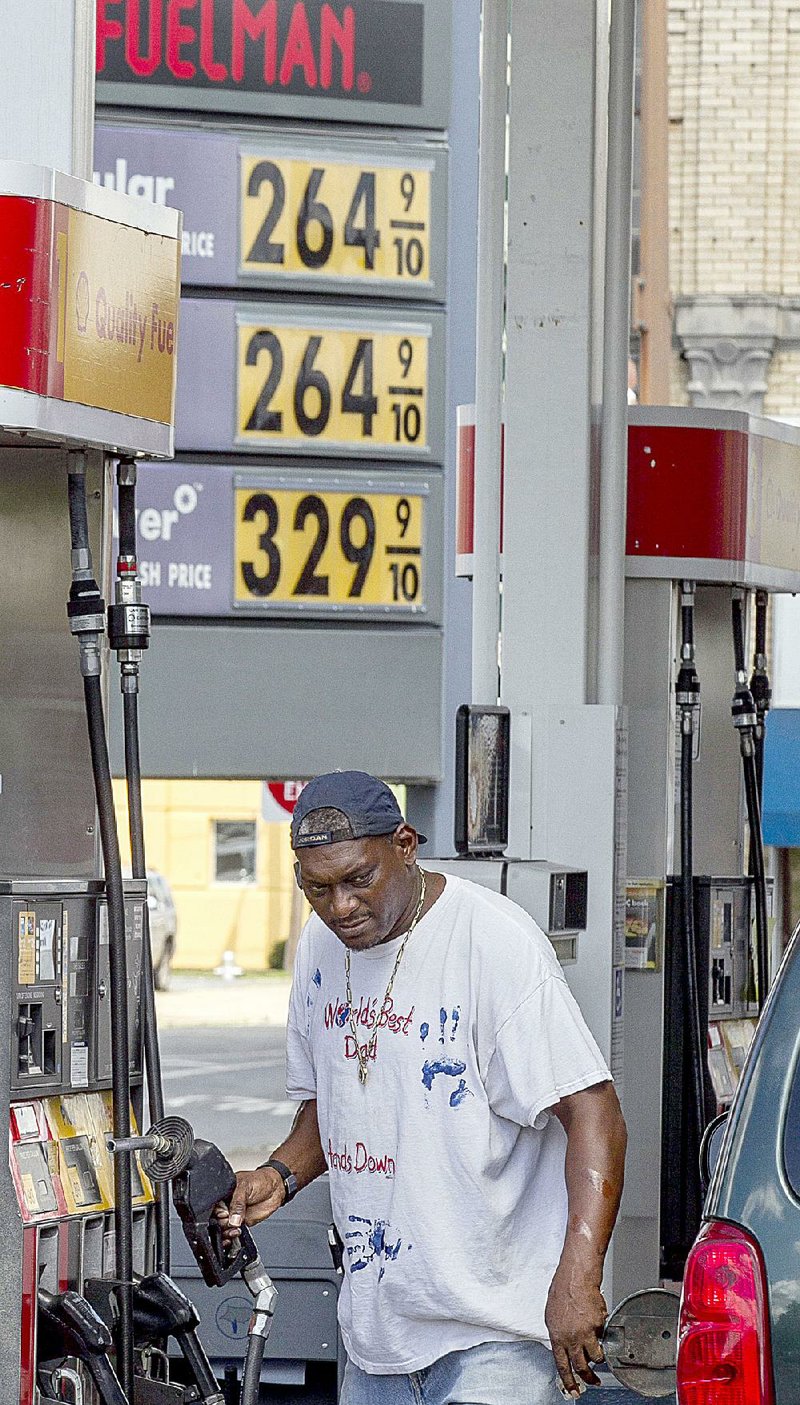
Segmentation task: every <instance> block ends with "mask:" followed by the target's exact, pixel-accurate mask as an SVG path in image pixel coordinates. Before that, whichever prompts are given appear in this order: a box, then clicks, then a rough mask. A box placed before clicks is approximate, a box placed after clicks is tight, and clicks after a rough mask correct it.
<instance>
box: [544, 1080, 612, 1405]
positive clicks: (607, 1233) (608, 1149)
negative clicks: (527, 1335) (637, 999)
mask: <svg viewBox="0 0 800 1405" xmlns="http://www.w3.org/2000/svg"><path fill="white" fill-rule="evenodd" d="M550 1110H551V1112H553V1113H554V1114H555V1116H556V1117H557V1118H558V1120H559V1122H561V1124H562V1126H563V1127H564V1130H565V1132H566V1134H567V1157H566V1165H565V1174H566V1180H567V1199H568V1205H569V1216H568V1221H567V1233H566V1237H565V1239H564V1248H563V1250H562V1253H561V1258H560V1260H559V1264H558V1268H557V1269H556V1272H555V1276H554V1278H553V1281H552V1283H551V1285H550V1292H549V1295H548V1299H547V1307H546V1310H545V1321H546V1323H547V1330H548V1332H549V1333H550V1342H551V1344H552V1347H553V1356H554V1359H555V1363H556V1366H557V1368H558V1373H559V1375H560V1377H561V1379H562V1381H563V1383H564V1386H565V1387H566V1389H567V1390H568V1391H570V1393H571V1394H573V1395H574V1396H575V1397H577V1396H578V1394H579V1389H580V1388H579V1386H578V1382H577V1381H576V1379H575V1377H576V1376H580V1377H581V1378H582V1379H583V1380H584V1381H586V1382H587V1383H588V1384H590V1385H597V1384H598V1378H597V1376H596V1375H595V1373H594V1371H593V1370H592V1367H591V1364H590V1363H591V1362H592V1361H602V1360H603V1349H602V1347H601V1345H600V1336H601V1334H602V1331H603V1328H604V1326H605V1322H606V1317H607V1315H608V1310H607V1308H606V1304H605V1300H604V1298H603V1294H602V1291H601V1286H600V1285H601V1283H602V1279H603V1260H604V1259H605V1255H606V1250H607V1248H608V1241H609V1240H610V1238H611V1231H612V1229H613V1228H614V1221H615V1220H616V1218H617V1211H618V1209H619V1202H620V1197H621V1195H622V1182H623V1176H624V1170H625V1147H626V1145H627V1139H628V1138H627V1132H626V1130H625V1120H624V1118H623V1116H622V1109H621V1108H620V1105H619V1099H618V1098H617V1094H616V1092H615V1090H614V1085H613V1083H598V1084H596V1085H595V1086H594V1087H592V1088H587V1089H585V1091H583V1092H580V1093H573V1094H572V1095H571V1096H570V1097H567V1098H562V1099H561V1101H560V1102H559V1103H557V1104H556V1106H555V1107H553V1108H551V1109H550Z"/></svg>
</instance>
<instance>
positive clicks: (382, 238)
mask: <svg viewBox="0 0 800 1405" xmlns="http://www.w3.org/2000/svg"><path fill="white" fill-rule="evenodd" d="M444 161H445V157H444V153H443V152H439V153H437V154H435V155H432V154H430V153H429V152H425V151H424V150H423V149H421V148H409V149H407V150H403V148H399V149H398V148H391V154H387V153H386V150H385V147H382V144H380V143H377V142H375V143H373V144H372V145H368V144H366V145H365V146H360V147H359V148H345V149H344V150H342V149H331V150H327V151H325V150H323V151H320V150H319V149H318V148H317V147H316V146H314V147H306V149H305V150H304V149H303V148H302V146H300V144H299V143H298V145H296V146H294V147H288V148H280V147H277V146H273V147H271V148H270V149H269V150H268V151H267V150H266V149H265V150H264V151H263V153H262V154H257V153H256V152H254V151H252V150H249V149H245V148H244V146H242V148H241V149H240V209H241V217H240V251H239V260H240V262H239V272H240V275H243V276H245V277H247V278H248V280H249V279H250V278H252V279H253V280H254V281H260V282H264V281H269V282H271V283H273V284H275V283H281V282H283V283H296V284H299V285H300V286H302V284H304V283H308V284H315V285H316V286H318V287H323V286H328V287H332V288H334V289H336V290H337V291H338V290H340V289H341V288H342V285H343V284H347V283H354V284H355V285H356V286H357V287H359V289H360V290H361V291H362V292H363V291H364V290H366V288H367V287H374V288H375V290H376V291H378V292H391V293H392V294H393V295H394V296H397V295H398V294H400V295H401V296H402V295H403V294H407V295H409V296H411V297H417V298H421V297H426V296H427V297H430V296H431V292H432V287H433V284H434V282H436V284H437V285H438V296H439V298H443V296H444V279H443V271H444V245H445V228H444V226H445V219H446V205H445V179H446V176H445V171H444Z"/></svg>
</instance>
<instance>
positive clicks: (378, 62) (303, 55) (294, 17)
mask: <svg viewBox="0 0 800 1405" xmlns="http://www.w3.org/2000/svg"><path fill="white" fill-rule="evenodd" d="M437 11H439V12H440V13H437ZM445 11H446V12H447V13H446V14H445V13H444V12H445ZM449 12H450V6H449V4H443V3H442V0H355V3H352V4H346V3H342V0H330V3H327V0H202V3H201V4H199V5H198V4H196V3H195V0H97V79H98V85H99V86H98V94H97V96H98V102H101V103H104V102H105V103H126V104H135V105H137V106H151V105H152V106H168V107H172V108H176V107H180V108H188V109H202V110H206V111H208V110H210V111H217V112H250V113H259V114H262V115H263V114H274V115H277V114H280V113H286V114H287V115H289V116H292V117H332V118H333V119H334V120H337V119H338V120H340V121H342V120H346V121H354V120H355V121H358V120H364V121H370V122H389V123H392V124H401V123H402V124H408V125H412V126H440V127H444V126H445V125H446V121H447V105H448V103H449V93H448V91H447V87H448V85H447V83H443V82H442V77H441V67H442V65H441V62H439V64H438V65H437V57H438V59H439V60H441V58H442V56H444V55H446V54H447V53H448V52H449V23H450V20H449ZM437 67H438V68H439V72H438V74H437V71H436V70H437ZM345 105H346V107H347V111H346V112H345V111H343V110H342V108H343V107H344V106H345ZM337 109H338V110H337ZM359 110H361V112H362V114H363V115H362V116H361V117H359V115H358V113H359Z"/></svg>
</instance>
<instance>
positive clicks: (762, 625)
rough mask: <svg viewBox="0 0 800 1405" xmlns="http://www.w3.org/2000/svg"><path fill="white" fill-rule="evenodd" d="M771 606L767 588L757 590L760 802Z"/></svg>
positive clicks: (753, 683) (753, 688) (754, 680)
mask: <svg viewBox="0 0 800 1405" xmlns="http://www.w3.org/2000/svg"><path fill="white" fill-rule="evenodd" d="M768 608H769V596H768V595H767V592H766V591H765V590H757V591H756V628H755V645H754V649H753V653H754V655H755V657H754V660H753V672H752V674H751V676H750V692H751V693H752V694H753V701H754V702H755V705H756V734H755V743H756V776H757V778H758V803H759V806H760V805H762V804H763V795H764V740H765V734H766V725H767V713H768V712H769V706H770V702H771V701H772V688H771V687H770V681H769V674H768V672H767V610H768Z"/></svg>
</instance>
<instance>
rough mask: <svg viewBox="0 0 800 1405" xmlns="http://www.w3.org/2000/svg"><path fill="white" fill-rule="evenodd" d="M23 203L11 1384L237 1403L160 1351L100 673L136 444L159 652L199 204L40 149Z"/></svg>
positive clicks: (7, 219) (9, 758)
mask: <svg viewBox="0 0 800 1405" xmlns="http://www.w3.org/2000/svg"><path fill="white" fill-rule="evenodd" d="M0 207H2V209H1V212H2V221H1V222H0V228H2V236H0V263H1V264H2V269H3V278H2V283H0V303H1V305H0V315H2V319H3V326H4V345H3V355H2V359H1V360H0V425H2V431H0V518H2V532H3V537H4V541H3V551H2V561H1V562H0V597H1V598H2V611H0V617H1V618H2V650H1V651H0V652H2V656H3V658H2V664H0V693H2V697H3V707H2V709H0V713H1V714H2V717H1V719H0V746H1V748H2V754H3V758H4V762H3V783H2V796H3V805H2V815H0V930H2V935H3V941H2V950H3V953H4V955H3V962H2V967H0V1002H2V1007H3V1016H4V1018H3V1021H2V1027H3V1028H4V1029H7V1030H8V1031H9V1034H8V1038H7V1040H6V1041H5V1044H4V1047H3V1049H2V1051H0V1104H1V1105H2V1111H3V1113H4V1115H5V1116H6V1117H7V1119H8V1125H9V1157H8V1161H7V1163H6V1165H5V1167H0V1233H1V1234H2V1241H3V1244H4V1246H5V1253H6V1258H5V1272H4V1274H3V1275H2V1287H0V1294H2V1307H3V1333H2V1338H1V1339H0V1388H1V1390H2V1398H3V1399H4V1400H7V1401H9V1402H12V1401H14V1402H16V1401H17V1400H18V1401H19V1402H20V1405H33V1403H34V1402H35V1401H41V1402H44V1401H46V1400H59V1401H64V1400H70V1401H73V1402H75V1405H77V1402H79V1401H80V1402H83V1401H86V1402H87V1405H96V1402H98V1401H99V1402H119V1403H120V1405H122V1402H125V1401H128V1402H133V1400H134V1399H136V1400H137V1401H147V1400H159V1401H161V1400H175V1401H177V1400H181V1399H185V1398H194V1399H207V1400H212V1399H214V1400H219V1399H220V1398H221V1397H220V1396H219V1391H218V1387H217V1385H216V1382H215V1381H213V1378H212V1376H211V1372H210V1369H209V1368H208V1366H207V1362H206V1363H205V1371H206V1374H205V1377H204V1376H203V1360H204V1358H203V1357H202V1352H201V1351H199V1348H195V1347H194V1346H193V1347H192V1349H191V1351H190V1353H188V1354H187V1359H188V1358H189V1355H191V1357H192V1359H193V1360H194V1365H195V1371H194V1376H195V1383H194V1384H193V1385H192V1387H191V1391H190V1392H189V1394H188V1395H187V1393H186V1392H185V1391H183V1390H178V1388H177V1387H176V1388H172V1387H170V1386H168V1385H167V1383H166V1382H165V1381H164V1380H163V1379H160V1378H159V1377H160V1376H163V1372H160V1371H159V1369H158V1366H157V1362H158V1360H159V1348H160V1346H161V1344H162V1342H163V1339H164V1338H165V1337H166V1336H167V1334H168V1332H170V1331H174V1332H175V1333H176V1334H177V1333H180V1334H182V1335H181V1340H182V1341H183V1340H186V1341H188V1340H189V1336H188V1335H187V1333H188V1331H189V1327H188V1325H187V1311H188V1308H185V1309H183V1310H182V1311H179V1298H180V1295H179V1294H178V1295H177V1296H176V1294H174V1293H173V1294H172V1295H171V1298H170V1304H171V1306H170V1305H168V1304H166V1303H165V1302H164V1303H162V1311H161V1317H160V1319H159V1320H158V1322H157V1323H155V1316H156V1314H155V1307H154V1303H155V1302H156V1299H157V1297H158V1294H157V1293H156V1290H155V1288H154V1287H153V1285H152V1282H151V1280H155V1281H156V1283H157V1285H160V1287H161V1289H162V1298H163V1297H164V1296H165V1294H166V1285H167V1284H168V1282H169V1280H168V1279H166V1278H165V1275H164V1270H165V1269H166V1268H167V1267H168V1263H169V1252H168V1238H167V1234H168V1220H167V1218H166V1216H165V1214H164V1213H163V1208H161V1205H163V1202H161V1204H157V1202H156V1201H155V1197H154V1190H153V1185H154V1181H153V1180H151V1179H150V1178H149V1177H148V1176H147V1175H146V1173H145V1172H144V1170H143V1169H142V1167H141V1166H140V1164H139V1163H138V1162H137V1159H136V1155H135V1154H134V1153H133V1152H132V1150H131V1147H130V1135H131V1133H133V1134H134V1135H136V1133H137V1129H138V1127H139V1126H140V1125H141V1122H142V1118H143V1094H144V1087H143V1083H144V1073H145V1065H146V1072H147V1079H148V1085H149V1094H150V1108H151V1116H152V1115H153V1114H154V1113H155V1114H156V1115H158V1114H159V1111H161V1112H163V1104H161V1103H160V1102H159V1099H160V1078H159V1070H158V1062H157V1039H156V1031H155V1024H154V1013H153V1001H152V974H151V965H150V958H149V952H148V932H147V903H146V883H145V878H144V857H143V844H142V841H141V832H140V828H139V827H138V817H139V816H140V814H141V803H140V800H139V801H138V804H137V776H138V743H137V741H136V736H135V725H132V724H135V714H133V715H132V716H129V718H128V720H129V724H131V725H129V726H128V727H127V729H126V735H127V737H128V740H129V746H128V748H127V750H128V751H129V753H130V757H131V764H130V765H129V781H130V783H131V796H132V803H131V814H132V823H135V824H136V825H137V833H136V836H135V838H136V842H135V843H134V855H135V863H136V867H135V869H134V878H133V880H132V881H131V882H130V883H128V884H126V885H123V882H122V878H121V872H120V865H119V849H118V843H117V836H116V827H115V821H114V814H113V803H112V796H111V780H110V770H109V763H108V750H107V745H106V738H105V703H106V698H105V691H106V689H105V682H104V678H103V668H104V664H105V661H106V657H107V644H106V627H107V621H106V612H105V605H104V600H103V595H104V593H105V592H104V590H103V587H104V586H105V585H106V584H107V583H108V581H109V577H110V570H109V546H110V525H111V486H112V466H113V463H114V460H119V462H120V467H119V469H118V478H119V483H120V518H121V521H122V523H123V526H124V529H125V530H123V533H122V538H121V547H120V562H119V567H118V573H117V574H118V583H117V600H116V603H115V604H114V605H113V606H112V608H111V611H110V618H109V622H108V623H109V626H110V629H109V632H110V635H111V643H112V645H113V646H114V648H115V649H116V650H117V651H118V653H119V656H120V662H121V664H122V679H123V694H124V696H125V699H126V704H127V706H126V712H128V713H130V711H131V704H130V701H129V700H130V698H131V697H134V700H135V676H136V671H137V665H138V657H139V651H140V650H141V648H142V647H143V646H144V644H145V643H146V615H145V612H143V609H142V607H141V603H140V600H139V598H138V595H137V586H136V569H135V544H134V546H133V549H131V539H130V538H131V533H130V525H131V523H132V522H133V521H134V520H135V514H134V508H133V502H132V488H133V481H134V473H133V466H132V464H131V459H130V456H133V455H136V454H141V453H147V454H148V456H152V457H156V458H158V457H167V456H170V455H171V453H172V434H173V430H172V424H173V411H174V387H175V331H176V323H177V301H178V291H179V276H178V270H179V256H180V216H179V215H178V214H177V213H175V212H173V211H168V210H162V209H158V208H156V207H152V208H151V207H148V206H145V205H144V204H142V203H141V202H138V201H134V200H129V199H127V198H124V197H120V196H118V195H116V194H114V193H109V192H106V191H102V190H98V189H97V188H95V187H94V186H92V185H91V184H89V183H86V182H83V181H80V180H77V179H75V178H72V177H68V176H64V175H61V174H59V173H56V172H53V171H49V170H45V169H43V168H41V167H27V166H24V165H21V164H18V163H5V164H0ZM120 455H122V458H121V459H120ZM126 494H127V496H126ZM94 561H97V562H98V564H99V569H98V571H97V579H95V567H94ZM70 567H71V571H70ZM70 575H71V580H72V584H71V587H70V585H69V583H70ZM98 580H99V582H100V583H99V584H98ZM68 588H69V603H68V608H67V611H66V613H65V611H64V601H65V596H66V593H67V589H68ZM70 634H74V635H75V636H76V639H77V642H78V645H79V648H78V650H77V654H78V657H79V660H80V667H79V666H78V658H76V654H75V652H74V645H73V644H72V641H71V639H70ZM87 739H88V747H87ZM98 837H99V841H100V842H99V843H98ZM159 1210H160V1213H159ZM154 1271H155V1272H154ZM142 1284H145V1285H148V1284H149V1285H150V1286H149V1289H146V1288H143V1287H142ZM167 1296H168V1295H167ZM103 1304H105V1307H106V1314H105V1317H104V1315H103V1312H102V1310H101V1311H98V1310H97V1309H98V1307H100V1308H102V1305H103ZM168 1306H169V1310H168ZM148 1313H149V1319H148ZM170 1314H171V1318H172V1325H170ZM189 1316H191V1314H190V1313H189ZM198 1352H199V1354H198ZM153 1363H156V1364H153ZM212 1382H213V1393H212Z"/></svg>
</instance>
